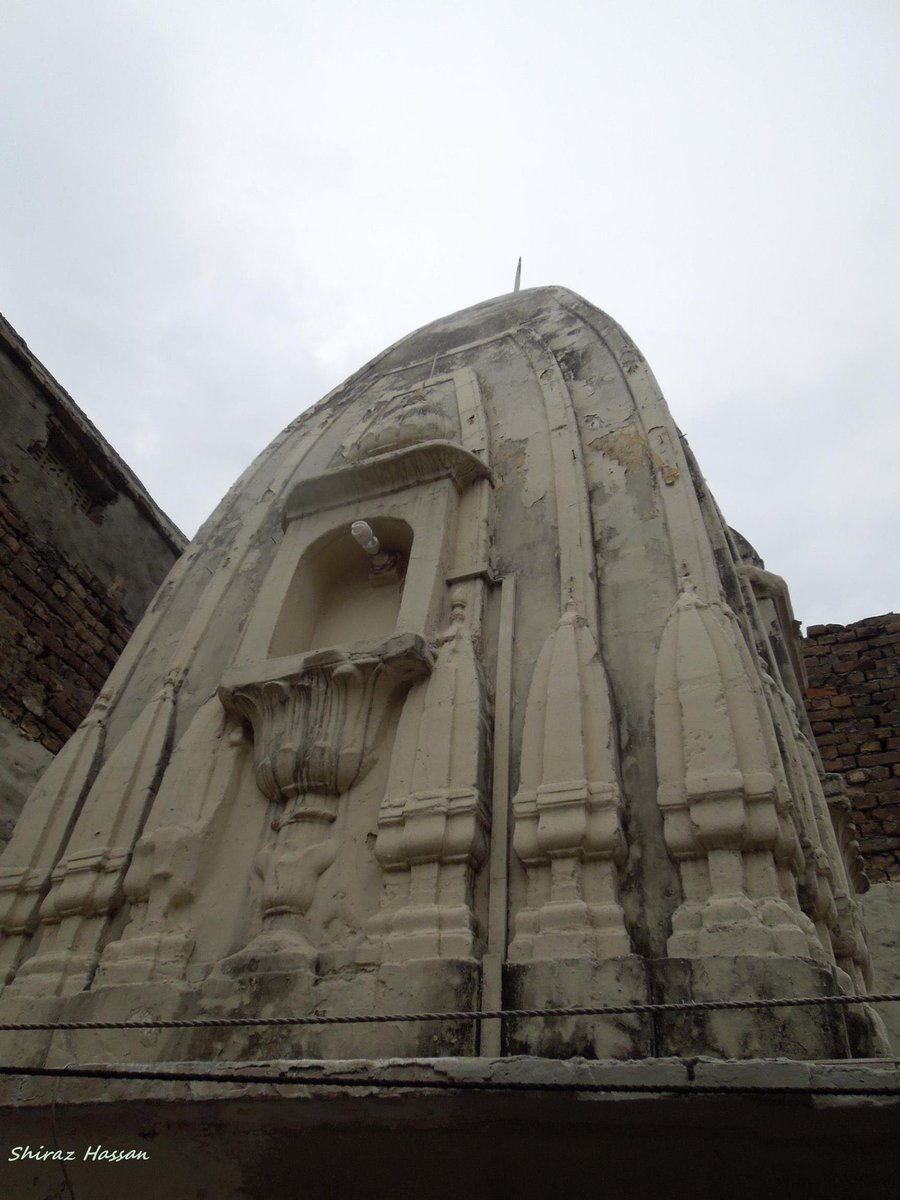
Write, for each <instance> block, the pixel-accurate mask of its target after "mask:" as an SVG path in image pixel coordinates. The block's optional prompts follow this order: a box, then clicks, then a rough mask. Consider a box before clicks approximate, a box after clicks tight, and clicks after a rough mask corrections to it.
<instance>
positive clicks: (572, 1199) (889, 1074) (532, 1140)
mask: <svg viewBox="0 0 900 1200" xmlns="http://www.w3.org/2000/svg"><path fill="white" fill-rule="evenodd" d="M125 1069H128V1070H134V1071H135V1072H137V1073H140V1074H141V1075H142V1076H145V1077H149V1076H150V1075H152V1074H153V1073H154V1072H158V1071H171V1072H183V1073H190V1074H206V1073H209V1072H212V1071H219V1072H222V1071H229V1072H234V1073H236V1074H243V1075H246V1076H253V1075H256V1076H270V1075H271V1076H272V1077H273V1079H274V1080H277V1082H266V1083H263V1084H258V1083H250V1082H249V1081H248V1082H229V1083H218V1082H214V1083H209V1082H196V1081H195V1082H189V1081H180V1082H177V1081H171V1080H170V1081H154V1080H151V1079H150V1078H141V1079H138V1080H136V1081H134V1080H132V1081H127V1080H100V1079H76V1078H72V1079H58V1078H54V1079H29V1078H24V1077H19V1078H14V1077H6V1078H0V1124H2V1128H3V1133H4V1144H5V1147H7V1149H4V1150H3V1152H2V1153H0V1189H2V1193H3V1194H4V1195H5V1196H14V1197H30V1198H31V1200H39V1198H40V1197H44V1196H48V1195H58V1194H63V1193H62V1192H61V1190H60V1189H61V1188H62V1186H63V1179H62V1174H61V1165H60V1163H59V1162H55V1161H39V1162H34V1161H28V1162H24V1161H18V1160H17V1161H13V1160H12V1159H11V1158H8V1155H9V1153H10V1151H11V1149H12V1148H14V1147H19V1148H20V1149H21V1147H23V1146H30V1147H31V1148H32V1149H37V1148H38V1147H40V1149H42V1150H45V1149H48V1148H49V1147H51V1146H53V1145H54V1144H57V1145H58V1146H60V1147H62V1148H63V1149H64V1150H65V1151H71V1152H72V1154H73V1157H72V1158H70V1159H69V1160H68V1165H67V1167H66V1170H67V1173H68V1177H69V1179H70V1180H71V1184H72V1188H73V1190H74V1194H75V1195H76V1196H80V1195H85V1196H87V1195H90V1196H91V1197H92V1200H120V1198H121V1196H122V1195H123V1194H125V1193H126V1191H127V1195H128V1196H129V1198H130V1200H144V1198H145V1197H146V1200H151V1197H152V1200H156V1197H158V1196H159V1195H160V1188H161V1181H164V1188H163V1190H164V1193H165V1194H166V1195H167V1196H168V1197H170V1200H182V1198H184V1200H196V1197H197V1196H198V1195H217V1196H228V1197H234V1198H235V1200H271V1197H272V1196H279V1195H295V1194H298V1193H297V1190H296V1189H297V1179H298V1177H301V1176H302V1181H303V1190H302V1194H303V1195H309V1196H325V1195H327V1196H335V1197H345V1196H365V1197H366V1200H396V1198H397V1196H402V1195H407V1194H416V1195H420V1196H427V1197H428V1198H429V1200H458V1197H459V1196H460V1195H464V1196H465V1197H466V1200H496V1198H497V1197H515V1198H516V1200H530V1198H531V1197H535V1200H537V1198H538V1197H540V1198H541V1200H544V1198H545V1197H547V1196H552V1195H565V1196H566V1197H568V1198H569V1200H582V1197H583V1198H584V1200H596V1197H597V1195H598V1178H599V1176H598V1171H599V1170H600V1168H599V1167H598V1164H601V1166H602V1180H603V1186H602V1194H603V1196H604V1200H645V1198H646V1200H651V1198H652V1200H657V1198H658V1197H659V1196H660V1195H661V1194H665V1195H667V1196H669V1197H673V1198H678V1197H681V1196H690V1197H692V1198H693V1200H696V1198H697V1197H702V1198H704V1200H705V1198H706V1197H713V1196H720V1195H728V1197H729V1200H759V1196H760V1194H761V1193H760V1190H759V1189H760V1178H761V1175H760V1172H761V1171H762V1172H764V1177H765V1178H766V1179H774V1180H776V1181H777V1187H776V1191H777V1193H778V1194H779V1195H786V1196H790V1195H797V1196H800V1195H852V1196H853V1197H854V1200H858V1198H859V1197H869V1196H871V1197H873V1198H874V1197H876V1196H877V1197H879V1198H880V1197H883V1195H884V1194H885V1193H884V1170H885V1158H884V1155H885V1153H889V1148H890V1146H891V1145H893V1139H894V1138H895V1136H896V1128H897V1116H898V1111H900V1096H897V1095H894V1096H891V1097H883V1096H881V1097H879V1096H871V1095H856V1094H854V1089H860V1088H894V1089H900V1071H898V1070H897V1069H896V1067H895V1066H893V1065H890V1066H886V1067H880V1066H876V1065H872V1064H871V1063H868V1064H865V1063H864V1064H856V1063H841V1064H831V1063H809V1062H795V1061H788V1060H784V1059H769V1060H745V1061H741V1062H732V1061H722V1060H711V1059H695V1060H687V1059H646V1060H636V1061H632V1062H612V1061H595V1062H589V1061H585V1060H582V1059H569V1060H565V1061H563V1060H550V1059H541V1058H533V1057H526V1056H523V1057H518V1058H507V1059H480V1058H431V1059H379V1060H360V1059H352V1060H344V1061H340V1060H333V1061H328V1062H322V1061H302V1060H300V1061H296V1060H294V1061H284V1060H276V1061H272V1060H267V1061H260V1062H252V1063H251V1062H244V1063H240V1064H228V1063H223V1062H181V1063H167V1064H154V1065H149V1064H148V1065H146V1066H143V1067H142V1066H137V1065H132V1066H129V1067H128V1068H125ZM297 1078H302V1079H307V1080H311V1079H315V1080H316V1081H317V1084H318V1085H317V1086H310V1085H309V1084H296V1083H291V1082H289V1081H290V1080H291V1079H297ZM348 1079H352V1080H353V1081H354V1082H355V1083H359V1084H360V1085H363V1086H361V1087H359V1088H348V1087H342V1086H339V1085H338V1084H337V1080H348ZM401 1080H405V1081H414V1082H416V1083H418V1084H419V1085H422V1086H420V1087H415V1088H413V1087H409V1086H405V1087H399V1088H394V1087H391V1086H390V1084H391V1083H392V1082H397V1081H401ZM503 1083H506V1084H520V1085H526V1086H527V1087H529V1088H534V1089H535V1090H522V1091H518V1090H514V1091H506V1090H500V1089H499V1088H495V1089H491V1088H490V1087H488V1088H487V1089H484V1090H480V1089H473V1088H472V1085H473V1084H475V1085H482V1087H483V1085H485V1084H488V1085H490V1084H503ZM548 1085H550V1086H549V1088H548ZM553 1085H557V1087H559V1085H562V1086H561V1088H560V1090H552V1088H553ZM591 1085H594V1086H596V1085H601V1086H602V1085H611V1086H619V1087H622V1086H624V1087H626V1088H629V1089H634V1088H635V1087H640V1088H645V1087H649V1088H650V1089H651V1090H650V1091H649V1092H644V1091H640V1092H635V1091H634V1090H628V1091H624V1092H615V1093H611V1094H610V1093H597V1092H589V1091H585V1090H584V1088H585V1087H586V1086H588V1087H589V1086H591ZM725 1087H728V1088H742V1087H756V1088H760V1087H765V1088H798V1089H801V1090H800V1091H798V1092H796V1093H795V1092H789V1093H787V1094H785V1095H772V1094H770V1093H763V1094H747V1093H746V1092H742V1093H740V1094H733V1095H722V1094H720V1093H717V1092H712V1093H711V1092H702V1091H700V1090H699V1089H701V1088H716V1089H717V1088H725ZM809 1087H813V1088H817V1087H826V1088H828V1089H829V1090H830V1091H831V1092H833V1094H829V1095H827V1096H810V1095H809V1094H808V1092H807V1091H806V1090H805V1089H806V1088H809ZM673 1088H677V1089H679V1090H678V1091H677V1092H673V1091H672V1090H671V1089H673ZM683 1088H690V1089H692V1090H693V1089H698V1090H697V1093H696V1094H688V1095H685V1094H684V1093H683V1091H681V1089H683ZM570 1089H573V1090H570ZM666 1089H670V1090H668V1091H666ZM54 1098H55V1106H54ZM587 1101H590V1103H587ZM97 1147H101V1148H104V1149H108V1150H115V1149H118V1150H122V1151H125V1152H127V1151H129V1150H132V1151H140V1152H141V1153H142V1155H143V1157H142V1158H141V1159H140V1161H129V1162H119V1163H118V1164H117V1165H115V1166H113V1167H112V1168H110V1167H109V1166H108V1165H106V1164H104V1163H102V1162H100V1161H98V1160H95V1159H92V1160H90V1161H87V1160H85V1157H84V1154H85V1151H86V1150H89V1149H91V1148H97ZM126 1174H127V1182H123V1176H124V1175H126ZM661 1179H662V1180H664V1183H665V1188H664V1189H662V1188H661V1186H660V1181H661Z"/></svg>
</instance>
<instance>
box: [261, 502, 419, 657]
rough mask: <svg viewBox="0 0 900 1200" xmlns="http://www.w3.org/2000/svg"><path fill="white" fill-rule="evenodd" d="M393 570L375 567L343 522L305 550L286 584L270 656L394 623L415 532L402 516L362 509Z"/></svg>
mask: <svg viewBox="0 0 900 1200" xmlns="http://www.w3.org/2000/svg"><path fill="white" fill-rule="evenodd" d="M363 515H364V517H365V519H366V520H367V521H368V522H369V524H370V525H371V527H372V529H373V531H374V533H375V536H376V537H377V538H378V540H379V542H380V543H381V549H382V552H384V553H386V554H389V555H392V556H396V560H397V564H396V569H395V570H393V571H390V572H388V573H387V574H386V575H379V573H377V572H375V571H373V559H372V558H371V556H370V555H368V554H366V552H365V551H364V550H363V549H361V547H360V546H359V545H358V544H357V542H356V541H354V539H353V538H352V537H351V534H350V526H349V525H348V524H347V523H346V522H342V523H341V524H340V525H337V526H335V527H334V528H332V529H330V530H329V531H328V532H327V533H325V534H323V535H322V536H321V537H319V538H317V539H316V541H315V542H313V543H312V545H310V546H309V547H308V548H307V550H306V551H305V552H304V554H303V556H302V557H301V559H300V561H299V562H298V564H297V567H296V570H295V571H294V574H293V578H292V579H291V582H290V585H289V586H288V589H287V593H286V595H285V598H284V602H283V604H282V606H281V611H280V613H279V615H278V619H277V621H276V623H275V628H274V630H273V633H272V637H271V640H270V642H269V647H268V657H269V658H284V657H287V656H288V655H294V654H302V653H305V652H306V651H309V650H321V649H325V648H327V647H330V646H343V645H347V644H349V643H353V642H360V641H375V640H377V639H380V638H384V637H387V636H389V635H390V634H391V633H393V632H394V630H395V629H396V628H397V617H398V614H399V612H400V602H401V600H402V598H403V585H404V582H405V578H406V568H407V565H408V563H409V559H410V554H411V552H412V544H413V531H412V529H411V528H410V526H409V525H408V524H407V523H406V521H402V520H398V519H396V518H393V517H375V516H369V515H367V514H363Z"/></svg>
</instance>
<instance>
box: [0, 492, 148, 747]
mask: <svg viewBox="0 0 900 1200" xmlns="http://www.w3.org/2000/svg"><path fill="white" fill-rule="evenodd" d="M130 633H131V626H130V625H129V624H128V623H127V621H126V620H125V619H124V617H123V615H122V605H121V602H120V600H119V598H118V597H117V595H116V594H115V592H114V591H112V590H108V589H107V588H105V587H104V586H103V584H102V583H101V582H100V581H99V580H98V579H97V578H96V577H95V576H94V575H92V574H91V572H90V571H89V570H88V569H87V568H86V567H84V566H83V565H82V564H81V563H74V562H69V561H67V560H66V559H65V558H64V557H63V556H62V554H61V553H60V552H59V551H58V550H57V549H55V548H54V547H52V546H50V545H49V544H48V543H46V542H44V541H41V539H40V538H38V537H36V536H35V535H34V534H33V533H32V532H30V531H29V529H28V527H27V525H26V522H25V521H24V519H23V517H22V515H21V514H20V513H18V512H17V511H16V510H15V509H14V508H13V506H12V504H11V503H10V501H9V499H8V498H7V497H3V496H2V493H0V664H2V669H0V714H2V715H3V716H4V717H6V718H7V720H9V721H11V722H12V724H14V725H16V726H17V727H18V728H19V729H20V730H21V731H22V732H23V733H24V734H25V735H26V736H27V737H29V738H32V739H33V740H35V741H39V742H40V743H41V744H42V745H43V746H45V747H46V749H47V750H49V751H50V752H51V753H52V754H55V753H56V752H57V751H58V750H59V748H60V747H61V746H62V744H63V743H64V742H65V741H66V739H67V738H68V737H69V736H70V735H71V734H72V732H73V731H74V730H75V728H76V726H77V725H78V724H79V723H80V722H81V721H82V720H83V719H84V717H85V715H86V714H87V711H88V709H89V708H90V706H91V704H92V703H93V700H94V697H95V695H96V694H97V692H98V691H99V689H100V688H101V686H102V685H103V682H104V680H105V679H106V676H107V675H108V674H109V672H110V671H111V669H112V667H113V664H114V663H115V661H116V659H117V658H118V657H119V655H120V654H121V652H122V648H123V647H124V645H125V642H126V641H127V640H128V637H129V635H130Z"/></svg>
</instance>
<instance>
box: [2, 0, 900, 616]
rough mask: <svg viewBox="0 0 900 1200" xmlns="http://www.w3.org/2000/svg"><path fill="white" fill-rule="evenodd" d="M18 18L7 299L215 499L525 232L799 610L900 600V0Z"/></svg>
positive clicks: (153, 473)
mask: <svg viewBox="0 0 900 1200" xmlns="http://www.w3.org/2000/svg"><path fill="white" fill-rule="evenodd" d="M0 45H2V47H3V53H2V58H3V69H2V73H0V103H2V112H3V118H2V122H0V146H2V152H3V158H2V191H0V217H2V233H0V310H2V311H3V313H4V315H5V316H6V317H7V319H8V320H9V321H11V322H12V324H13V325H14V326H15V327H16V328H17V329H18V331H19V333H20V334H21V335H22V336H23V337H24V338H25V340H26V341H27V342H28V344H29V346H30V347H31V349H32V351H33V352H34V353H35V354H36V355H37V357H38V358H39V359H41V361H42V362H44V364H45V365H46V366H47V368H48V369H49V370H50V371H51V372H52V373H53V374H54V375H55V376H56V378H57V379H58V380H59V381H60V383H62V385H63V386H64V387H65V388H66V389H67V390H68V391H69V392H70V393H71V394H72V396H73V397H74V398H75V400H76V401H77V403H78V404H79V405H80V406H81V407H82V408H83V409H84V411H85V412H86V413H87V414H88V416H89V417H90V418H91V419H92V420H93V421H94V423H95V424H96V425H97V426H98V427H99V429H100V431H101V432H102V433H103V434H104V435H105V436H106V438H107V439H108V440H109V441H110V442H111V443H112V444H113V446H115V448H116V449H117V450H118V451H119V453H120V454H121V455H122V456H123V457H124V458H125V459H126V461H127V462H128V463H129V464H130V465H131V467H132V468H133V469H134V470H135V472H136V473H137V474H138V475H139V476H140V478H141V479H142V480H143V481H144V483H145V484H146V486H147V488H148V489H149V491H150V492H151V494H152V495H153V496H154V498H155V499H156V500H157V502H158V503H159V504H160V506H161V507H162V508H163V509H165V510H166V512H168V514H169V515H170V516H171V517H172V519H173V520H174V521H175V522H176V523H178V524H179V525H180V526H181V527H182V528H183V529H184V531H185V532H186V533H188V534H192V533H193V532H194V531H195V529H196V527H197V525H198V524H199V523H200V522H201V521H202V520H203V519H205V517H206V516H207V515H208V513H209V512H210V511H211V509H212V508H213V506H214V505H215V504H216V503H217V501H218V500H219V498H220V497H221V495H222V494H223V493H224V492H225V491H226V489H227V488H228V486H229V485H230V484H231V482H232V481H233V480H234V478H235V477H236V476H237V475H238V474H239V473H240V472H241V471H242V470H243V468H244V467H245V466H246V465H247V464H248V463H249V461H250V460H251V458H252V457H253V456H254V455H255V454H256V453H257V452H258V451H259V450H260V449H261V448H262V447H263V446H264V445H265V444H266V443H267V442H268V441H269V440H270V439H271V438H272V437H273V436H274V435H275V434H276V433H277V432H278V431H279V430H280V429H281V428H282V427H283V426H284V425H285V424H287V422H288V421H289V420H291V419H292V418H293V417H294V416H296V415H297V413H299V412H301V411H302V410H303V409H305V408H307V407H308V406H309V405H310V404H312V403H314V402H315V401H316V400H318V399H319V398H320V397H321V396H322V395H323V394H324V393H325V392H326V391H328V390H330V389H331V388H332V387H334V386H335V385H336V384H337V383H339V382H340V381H341V380H342V379H343V378H345V377H346V376H347V375H348V374H350V373H351V372H352V371H354V370H355V369H357V368H358V367H359V366H361V365H362V364H363V363H364V362H365V361H366V360H368V359H369V358H371V357H372V356H373V355H374V354H376V353H377V352H378V351H379V350H381V349H383V348H384V347H385V346H386V345H388V344H389V343H391V342H393V341H395V340H396V339H397V338H399V337H401V336H403V335H404V334H405V333H407V332H409V331H410V330H412V329H414V328H416V327H418V326H419V325H422V324H425V323H426V322H428V321H430V320H433V319H435V318H437V317H439V316H443V315H445V314H447V313H450V312H453V311H455V310H457V309H459V308H463V307H466V306H468V305H470V304H474V303H477V302H478V301H480V300H483V299H486V298H488V297H490V296H494V295H497V294H499V293H502V292H505V291H509V290H511V287H512V281H513V275H514V271H515V264H516V258H517V257H518V255H519V254H521V255H522V256H523V273H522V285H523V287H533V286H537V285H540V284H563V285H565V286H567V287H570V288H572V289H574V290H575V291H577V292H580V293H581V294H582V295H584V296H585V297H586V298H587V299H589V300H591V301H592V302H593V303H594V304H596V305H598V306H599V307H600V308H602V309H604V310H606V311H607V312H609V313H610V314H611V315H612V316H613V317H615V318H616V319H617V320H618V321H619V322H620V323H621V324H623V325H624V326H625V328H626V329H627V330H628V332H629V333H630V334H631V335H632V337H633V338H634V339H635V341H636V342H637V343H638V345H639V346H640V347H641V349H642V351H643V352H644V354H645V355H646V356H647V358H648V360H649V363H650V366H651V368H652V369H653V371H654V373H655V374H656V377H657V379H658V380H659V382H660V384H661V386H662V389H663V392H664V393H665V395H666V397H667V399H668V401H669V404H670V407H671V409H672V412H673V415H674V417H675V420H676V421H677V423H678V424H679V426H680V427H681V429H682V430H683V431H684V433H685V434H686V435H687V437H688V439H689V441H690V443H691V445H692V447H693V449H694V452H695V453H696V455H697V458H698V460H699V462H700V466H701V469H702V470H703V472H704V474H705V475H706V477H707V480H708V481H709V484H710V486H711V488H712V490H713V493H714V494H715V496H716V498H717V500H718V502H719V504H720V506H721V508H722V510H723V512H724V514H725V517H726V519H727V520H728V521H729V522H730V523H731V524H732V525H734V526H735V527H736V528H738V529H740V530H741V532H742V533H744V534H745V536H747V537H748V538H749V539H750V541H751V542H753V543H754V545H755V546H756V548H757V549H758V551H759V552H760V554H761V555H762V556H763V558H764V559H765V561H766V565H767V566H768V567H769V568H770V569H771V570H774V571H777V572H778V573H780V574H783V575H785V576H786V578H787V580H788V583H789V585H790V587H791V591H792V594H793V598H794V606H795V609H796V613H797V616H798V617H799V618H800V619H801V620H802V621H803V622H804V623H809V624H813V623H816V622H820V621H837V622H847V621H852V620H855V619H858V618H860V617H863V616H868V615H873V614H876V613H882V612H887V611H889V610H892V609H894V610H896V609H898V608H900V565H898V562H900V554H898V543H900V538H898V534H897V517H898V510H900V483H898V476H900V470H898V459H900V419H898V408H900V406H898V382H897V354H898V348H900V336H898V335H900V303H898V290H900V285H898V280H900V234H898V199H900V186H898V176H900V111H898V110H900V3H898V0H852V2H851V3H848V2H847V0H840V2H831V0H811V2H809V3H807V2H805V0H757V2H755V3H754V2H753V0H708V2H707V0H704V2H700V0H628V2H627V3H622V2H621V0H617V2H615V3H613V2H611V0H610V2H607V0H593V2H591V0H555V3H553V4H551V3H549V2H548V0H512V2H508V3H507V2H505V0H481V2H480V3H479V2H472V0H453V3H437V2H435V0H411V2H401V0H370V2H369V3H360V2H358V3H349V2H346V0H322V2H312V0H252V2H251V0H245V2H241V3H237V2H235V0H179V2H177V3H171V2H169V0H77V2H73V0H0Z"/></svg>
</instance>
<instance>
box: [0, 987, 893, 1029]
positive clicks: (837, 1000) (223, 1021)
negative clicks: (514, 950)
mask: <svg viewBox="0 0 900 1200" xmlns="http://www.w3.org/2000/svg"><path fill="white" fill-rule="evenodd" d="M897 1001H900V993H898V992H876V993H873V994H872V995H867V996H844V995H841V996H787V997H780V998H777V999H768V998H767V999H756V1000H682V1001H672V1002H668V1003H660V1004H617V1005H578V1006H571V1007H568V1008H496V1009H481V1010H478V1011H473V1010H462V1011H459V1012H430V1013H386V1014H382V1013H366V1014H360V1015H354V1016H326V1015H323V1014H313V1015H310V1016H303V1017H195V1018H192V1019H187V1018H186V1019H184V1020H170V1021H19V1022H7V1023H2V1024H0V1033H36V1032H39V1031H53V1030H69V1031H77V1030H91V1029H228V1028H232V1029H233V1028H241V1027H251V1026H279V1025H285V1026H303V1025H392V1024H396V1023H398V1022H408V1021H486V1020H496V1019H498V1018H500V1019H503V1018H506V1019H517V1018H524V1017H618V1016H628V1015H631V1014H635V1013H638V1014H639V1013H679V1012H720V1011H735V1010H740V1009H749V1008H801V1007H810V1008H812V1007H823V1006H825V1005H829V1004H838V1005H844V1006H847V1005H851V1004H891V1003H896V1002H897Z"/></svg>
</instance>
